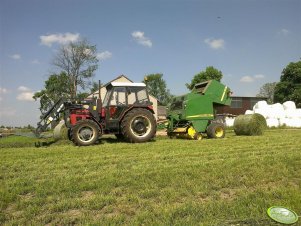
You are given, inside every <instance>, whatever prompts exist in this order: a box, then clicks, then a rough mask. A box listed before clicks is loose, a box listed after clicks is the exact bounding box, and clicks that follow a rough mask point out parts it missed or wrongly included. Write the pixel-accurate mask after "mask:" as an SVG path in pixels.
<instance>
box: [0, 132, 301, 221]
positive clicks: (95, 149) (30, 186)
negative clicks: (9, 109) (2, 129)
mask: <svg viewBox="0 0 301 226" xmlns="http://www.w3.org/2000/svg"><path fill="white" fill-rule="evenodd" d="M2 142H3V140H0V145H1V143H2ZM300 142H301V130H268V131H266V133H265V135H264V136H254V137H244V136H239V137H238V136H235V135H234V133H233V132H230V133H228V134H227V135H226V138H224V139H220V140H213V139H212V140H211V139H210V140H208V139H204V140H202V141H193V140H182V139H173V140H170V139H167V138H157V139H156V141H153V142H149V143H143V144H128V143H118V142H115V140H114V139H113V138H107V139H105V140H104V141H103V142H102V143H101V144H99V145H95V146H90V147H76V146H74V145H72V144H61V145H53V144H51V145H50V146H42V147H40V148H35V147H23V148H7V147H5V148H1V149H0V153H1V158H0V163H1V175H0V180H1V181H0V184H1V185H0V186H1V189H0V207H1V215H0V224H4V225H45V224H50V225H66V224H85V225H87V224H88V225H117V224H127V225H142V224H144V225H219V226H220V225H229V226H230V225H240V226H242V225H244V226H245V225H250V226H251V225H252V226H253V225H279V224H276V223H273V221H272V220H270V219H269V218H268V217H267V215H266V209H267V208H268V207H270V206H273V205H282V206H287V207H289V208H291V209H293V210H294V211H295V212H297V213H299V214H300V213H301V192H300V190H301V176H300V175H301V148H300ZM1 147H3V146H1ZM295 225H296V224H295Z"/></svg>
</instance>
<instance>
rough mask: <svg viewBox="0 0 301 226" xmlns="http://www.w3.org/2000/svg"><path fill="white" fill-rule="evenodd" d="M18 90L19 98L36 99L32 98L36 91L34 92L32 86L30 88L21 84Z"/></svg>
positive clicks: (24, 99) (22, 99)
mask: <svg viewBox="0 0 301 226" xmlns="http://www.w3.org/2000/svg"><path fill="white" fill-rule="evenodd" d="M18 91H19V92H20V93H19V94H18V95H17V100H20V101H34V99H33V98H32V97H33V95H34V92H32V90H31V89H30V88H28V87H26V86H19V87H18Z"/></svg>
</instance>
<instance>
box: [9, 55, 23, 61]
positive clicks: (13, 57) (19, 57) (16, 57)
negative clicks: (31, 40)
mask: <svg viewBox="0 0 301 226" xmlns="http://www.w3.org/2000/svg"><path fill="white" fill-rule="evenodd" d="M9 57H10V58H12V59H14V60H20V59H21V55H20V54H13V55H11V56H9Z"/></svg>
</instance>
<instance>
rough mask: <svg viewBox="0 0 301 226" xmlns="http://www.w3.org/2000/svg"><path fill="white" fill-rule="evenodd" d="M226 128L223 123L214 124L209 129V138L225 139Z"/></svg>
mask: <svg viewBox="0 0 301 226" xmlns="http://www.w3.org/2000/svg"><path fill="white" fill-rule="evenodd" d="M225 133H226V132H225V126H224V124H222V123H216V122H213V123H211V124H210V125H209V126H208V127H207V135H208V137H209V138H224V137H225Z"/></svg>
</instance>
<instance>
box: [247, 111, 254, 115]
mask: <svg viewBox="0 0 301 226" xmlns="http://www.w3.org/2000/svg"><path fill="white" fill-rule="evenodd" d="M252 114H254V111H252V110H246V112H245V115H252Z"/></svg>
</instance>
